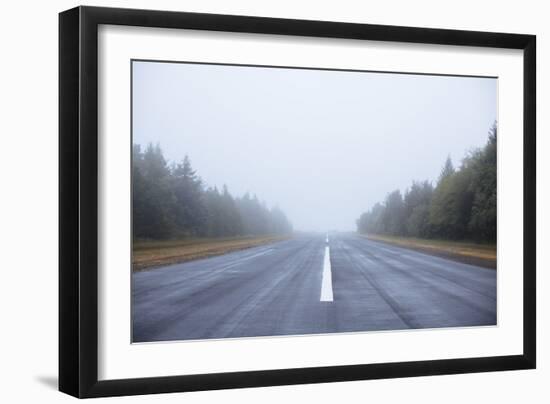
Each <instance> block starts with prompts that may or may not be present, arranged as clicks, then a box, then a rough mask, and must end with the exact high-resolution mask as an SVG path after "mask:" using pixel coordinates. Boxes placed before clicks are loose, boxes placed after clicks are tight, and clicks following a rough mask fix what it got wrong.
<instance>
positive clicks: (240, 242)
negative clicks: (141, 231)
mask: <svg viewBox="0 0 550 404" xmlns="http://www.w3.org/2000/svg"><path fill="white" fill-rule="evenodd" d="M287 238H290V236H262V237H232V238H213V239H208V238H197V239H187V240H166V241H137V242H135V243H134V245H133V254H132V269H133V270H134V271H139V270H143V269H150V268H154V267H160V266H164V265H169V264H177V263H180V262H186V261H191V260H195V259H199V258H206V257H212V256H215V255H222V254H226V253H229V252H231V251H237V250H244V249H246V248H251V247H257V246H260V245H264V244H269V243H274V242H276V241H281V240H285V239H287Z"/></svg>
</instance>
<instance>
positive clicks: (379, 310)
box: [59, 7, 536, 397]
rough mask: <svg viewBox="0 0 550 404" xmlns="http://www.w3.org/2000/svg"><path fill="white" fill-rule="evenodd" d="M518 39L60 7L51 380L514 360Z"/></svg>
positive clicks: (396, 368)
mask: <svg viewBox="0 0 550 404" xmlns="http://www.w3.org/2000/svg"><path fill="white" fill-rule="evenodd" d="M535 44H536V41H535V36H533V35H523V34H504V33H489V32H471V31H455V30H443V29H426V28H410V27H396V26H380V25H367V24H351V23H339V22H326V21H310V20H288V19H274V18H263V17H245V16H229V15H214V14H197V13H181V12H165V11H146V10H125V9H109V8H94V7H78V8H75V9H71V10H68V11H65V12H63V13H61V14H60V17H59V46H60V49H59V83H60V84H59V98H60V103H59V137H60V140H59V147H60V153H59V155H60V161H59V165H60V173H59V178H60V224H59V225H60V255H59V259H60V265H59V293H60V295H59V299H60V302H59V388H60V390H61V391H63V392H65V393H68V394H71V395H73V396H76V397H100V396H115V395H132V394H148V393H164V392H183V391H195V390H210V389H225V388H239V387H256V386H273V385H285V384H299V383H321V382H333V381H346V380H361V379H379V378H395V377H409V376H426V375H439V374H454V373H467V372H486V371H499V370H514V369H532V368H535V363H536V360H535V358H536V340H535V335H536V326H535V318H536V311H535V310H536V304H535V302H536V289H535V276H536V267H535V265H536V254H535V252H536V242H535V237H536V231H535V193H536V189H535V184H536V181H535V175H536V172H535V140H536V139H535V118H536V116H535V100H536V93H535V91H536V86H535V65H536V63H535V47H536V46H535Z"/></svg>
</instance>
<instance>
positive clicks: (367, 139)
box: [133, 62, 497, 232]
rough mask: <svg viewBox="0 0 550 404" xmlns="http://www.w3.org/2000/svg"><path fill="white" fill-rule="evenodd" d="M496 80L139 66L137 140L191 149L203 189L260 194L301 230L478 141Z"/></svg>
mask: <svg viewBox="0 0 550 404" xmlns="http://www.w3.org/2000/svg"><path fill="white" fill-rule="evenodd" d="M496 88H497V80H496V79H493V78H472V77H454V76H452V77H451V76H424V75H408V74H393V73H392V74H388V73H372V72H346V71H321V70H302V69H284V68H261V67H243V66H221V65H204V64H185V63H155V62H133V143H135V144H140V145H141V146H142V147H145V146H146V145H147V144H148V143H153V144H159V145H160V147H161V148H162V151H163V153H164V155H165V157H166V158H167V159H168V160H169V161H170V162H174V163H177V162H179V161H181V160H183V158H184V156H185V155H187V156H189V158H190V160H191V163H192V166H193V168H194V169H195V170H196V171H197V174H198V175H199V176H200V177H201V179H202V181H203V183H204V185H205V186H206V187H217V188H218V189H220V190H221V189H222V187H223V186H224V185H227V187H228V189H229V191H230V192H231V194H232V195H233V196H235V197H242V196H243V195H244V194H246V193H249V194H250V195H257V196H258V198H259V199H260V200H261V201H263V202H265V203H266V204H267V206H268V207H269V208H272V207H275V206H276V207H279V208H280V209H282V210H283V211H284V212H285V213H286V215H287V216H288V218H289V220H290V221H291V222H292V224H293V226H294V229H295V230H296V231H322V232H324V231H329V230H339V231H351V230H355V220H356V219H357V217H358V216H359V215H360V214H361V213H362V212H363V211H365V210H368V209H370V208H371V207H372V206H373V205H374V204H375V203H377V202H379V201H382V200H383V199H384V197H385V196H386V194H387V193H389V192H390V191H392V190H394V189H399V190H401V191H404V190H405V189H406V188H408V187H409V186H410V185H411V183H412V181H413V180H414V181H424V180H428V181H432V182H434V181H435V180H436V179H437V177H438V176H439V173H440V170H441V168H442V166H443V164H444V162H445V160H446V158H447V157H448V156H450V157H451V159H452V161H453V163H454V164H455V166H459V165H460V161H461V159H462V158H463V157H465V156H466V154H467V152H468V151H469V150H472V149H475V148H479V147H482V146H483V145H484V144H485V143H486V141H487V133H488V130H489V129H490V127H491V125H492V124H493V122H495V121H496V120H497V111H496Z"/></svg>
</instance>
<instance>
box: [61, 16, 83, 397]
mask: <svg viewBox="0 0 550 404" xmlns="http://www.w3.org/2000/svg"><path fill="white" fill-rule="evenodd" d="M79 19H80V10H79V9H78V8H73V9H70V10H67V11H64V12H62V13H60V14H59V148H58V150H59V280H58V282H59V363H58V367H59V390H60V391H62V392H64V393H67V394H70V395H72V396H77V397H78V396H79V395H80V393H79V390H80V388H79V374H80V371H79V369H80V361H79V354H78V350H79V345H80V344H79V329H78V323H79V310H78V309H79V276H78V275H79V274H78V272H79V271H78V268H79V265H78V255H79V254H78V251H79V241H78V240H79V225H78V216H79V197H78V189H79V159H78V150H79V136H78V134H79V117H80V111H79V107H78V105H79V94H80V91H79V85H80V73H79V50H80V35H79V30H80V22H79Z"/></svg>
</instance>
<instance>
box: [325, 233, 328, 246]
mask: <svg viewBox="0 0 550 404" xmlns="http://www.w3.org/2000/svg"><path fill="white" fill-rule="evenodd" d="M325 241H326V243H327V244H328V233H327V238H326V240H325Z"/></svg>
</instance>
